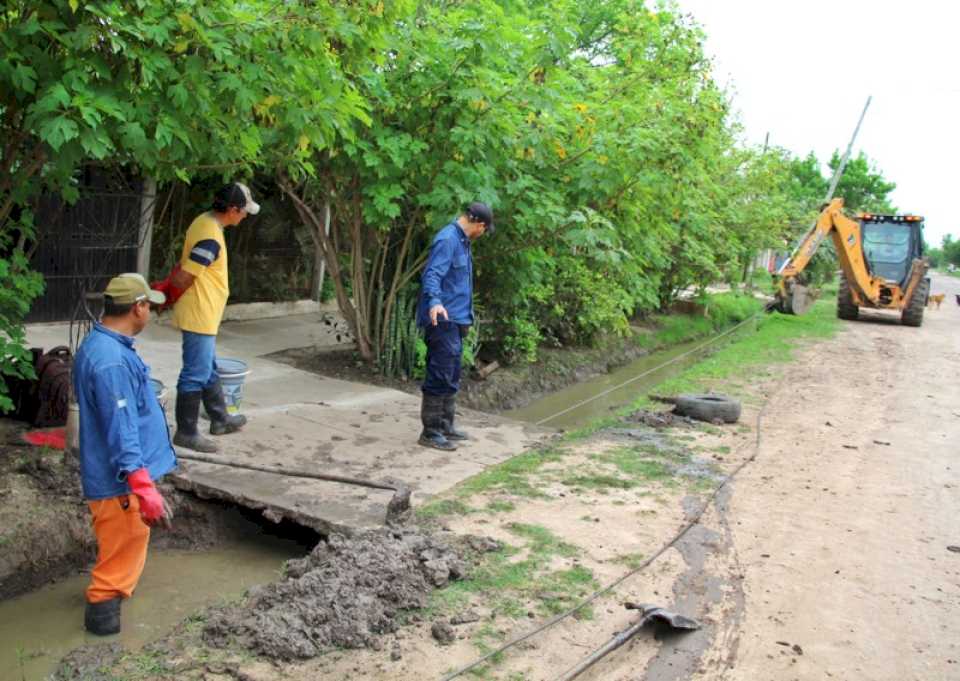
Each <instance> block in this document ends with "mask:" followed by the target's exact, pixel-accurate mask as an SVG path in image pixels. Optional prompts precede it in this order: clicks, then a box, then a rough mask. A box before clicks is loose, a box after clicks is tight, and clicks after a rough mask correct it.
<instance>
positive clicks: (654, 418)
mask: <svg viewBox="0 0 960 681" xmlns="http://www.w3.org/2000/svg"><path fill="white" fill-rule="evenodd" d="M626 420H627V421H630V422H632V423H640V424H643V425H645V426H650V427H651V428H673V427H675V426H690V425H693V423H694V422H693V419H691V418H689V417H687V416H680V415H678V414H674V413H673V412H671V411H647V410H646V409H638V410H637V411H635V412H633V413H632V414H630V415H629V416H627V418H626Z"/></svg>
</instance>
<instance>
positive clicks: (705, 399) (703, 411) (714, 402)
mask: <svg viewBox="0 0 960 681" xmlns="http://www.w3.org/2000/svg"><path fill="white" fill-rule="evenodd" d="M673 410H674V412H676V413H677V414H680V415H681V416H689V417H690V418H692V419H697V420H698V421H708V422H712V421H723V422H724V423H736V422H737V421H738V420H740V400H735V399H733V398H732V397H727V396H726V395H714V394H706V395H680V396H679V397H677V401H676V405H675V406H674V409H673Z"/></svg>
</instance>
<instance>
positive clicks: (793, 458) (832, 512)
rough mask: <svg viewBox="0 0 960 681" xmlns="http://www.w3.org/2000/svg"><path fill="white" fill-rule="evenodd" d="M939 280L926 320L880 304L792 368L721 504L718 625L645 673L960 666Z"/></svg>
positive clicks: (954, 357)
mask: <svg viewBox="0 0 960 681" xmlns="http://www.w3.org/2000/svg"><path fill="white" fill-rule="evenodd" d="M932 290H933V291H934V292H945V293H946V294H947V296H946V300H945V301H944V304H943V307H942V308H941V309H940V310H936V309H932V310H928V311H927V313H926V319H925V323H924V325H923V326H922V327H921V328H919V329H915V328H907V327H902V326H900V325H899V324H896V323H892V322H891V320H889V319H888V318H886V317H882V316H879V315H876V316H873V315H871V316H869V317H868V319H867V320H864V321H861V322H858V323H851V324H847V325H846V328H845V329H844V331H843V332H842V333H841V334H840V335H838V336H837V337H836V338H835V339H834V340H831V341H828V342H826V343H823V344H820V345H818V346H817V347H816V348H815V349H812V350H811V351H808V352H806V353H804V355H803V356H802V358H801V359H800V361H798V362H796V363H795V364H794V365H792V366H791V367H790V368H789V369H788V371H787V374H786V376H785V378H784V380H783V381H782V382H781V383H780V384H779V387H777V388H776V390H775V392H774V394H773V395H772V396H771V398H770V400H769V402H768V403H767V406H766V408H765V410H764V411H763V413H762V421H761V444H760V448H759V454H758V457H757V459H756V460H755V461H754V462H753V463H751V464H749V465H748V466H747V467H746V468H744V470H743V471H742V473H741V474H740V475H739V476H738V477H737V479H736V481H735V484H734V485H733V487H732V492H731V494H730V495H729V496H728V497H727V499H726V502H725V503H724V504H721V505H720V507H719V510H717V509H714V510H712V511H711V513H710V514H708V517H707V522H706V527H708V528H710V529H711V531H713V532H715V533H716V534H717V536H719V537H721V538H722V541H720V542H719V543H718V544H717V545H716V546H717V550H716V551H714V552H712V554H711V555H709V556H707V560H706V566H705V567H704V570H703V572H702V573H701V574H699V575H696V579H695V580H694V581H695V582H697V583H699V584H706V583H708V582H710V581H711V580H714V581H716V582H718V583H721V584H725V585H728V586H729V585H732V586H729V588H727V589H726V592H725V594H724V597H723V598H721V599H719V600H718V602H716V603H715V604H714V605H712V606H711V607H710V609H709V610H710V612H709V613H708V615H707V616H708V618H709V619H711V620H713V621H714V622H717V623H718V626H717V627H716V635H715V636H714V637H713V640H711V641H701V642H700V644H701V645H702V646H703V647H704V648H705V649H701V650H697V645H693V646H683V647H686V648H687V650H683V649H675V648H674V647H673V646H666V647H664V648H663V649H661V651H660V654H659V655H657V656H655V657H654V658H653V660H652V661H651V663H650V665H649V666H648V668H647V673H646V675H645V676H641V678H647V679H656V680H658V681H659V680H661V679H674V678H684V677H683V676H680V675H677V674H675V673H673V671H672V670H678V669H680V668H682V667H684V666H685V665H684V664H681V662H683V661H686V662H687V663H690V662H693V661H695V660H697V658H699V660H698V664H697V666H696V667H694V669H692V670H691V669H688V670H687V671H688V672H689V671H694V674H693V677H694V678H702V679H744V680H748V679H749V680H751V681H753V680H758V679H825V678H834V679H871V680H881V679H890V680H891V681H893V680H897V681H905V680H907V679H924V680H928V681H929V680H933V679H960V553H955V552H953V551H951V550H948V546H955V545H960V307H958V305H957V303H956V302H955V294H957V293H960V279H955V278H949V277H943V276H936V275H935V276H934V285H933V289H932ZM675 593H677V589H676V588H675ZM677 595H678V596H681V594H680V593H677ZM681 600H683V598H682V597H681ZM617 671H622V668H620V669H618V670H617ZM624 676H625V678H637V677H638V675H637V674H636V673H635V672H634V673H633V674H632V675H626V674H625V675H624ZM597 678H600V677H597ZM608 678H609V677H608Z"/></svg>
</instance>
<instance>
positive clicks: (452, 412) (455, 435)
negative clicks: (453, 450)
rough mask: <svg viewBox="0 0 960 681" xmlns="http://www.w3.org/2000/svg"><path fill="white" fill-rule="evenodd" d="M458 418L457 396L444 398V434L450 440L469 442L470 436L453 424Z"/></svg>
mask: <svg viewBox="0 0 960 681" xmlns="http://www.w3.org/2000/svg"><path fill="white" fill-rule="evenodd" d="M456 417H457V396H456V395H447V396H446V397H444V398H443V434H444V436H446V438H447V439H448V440H469V439H470V436H469V435H467V434H466V433H464V432H463V431H462V430H457V427H456V426H455V425H454V424H453V422H454V420H455V419H456Z"/></svg>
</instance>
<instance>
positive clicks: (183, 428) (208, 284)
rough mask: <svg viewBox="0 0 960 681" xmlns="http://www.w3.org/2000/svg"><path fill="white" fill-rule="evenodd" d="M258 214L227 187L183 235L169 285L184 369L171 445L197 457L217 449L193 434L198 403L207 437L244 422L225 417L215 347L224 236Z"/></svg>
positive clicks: (240, 188)
mask: <svg viewBox="0 0 960 681" xmlns="http://www.w3.org/2000/svg"><path fill="white" fill-rule="evenodd" d="M259 212H260V206H259V205H258V204H257V203H255V202H254V200H253V196H252V195H251V193H250V189H249V187H247V186H246V185H245V184H241V183H239V182H234V183H232V184H228V185H227V186H226V187H223V188H222V189H220V191H218V192H217V193H216V194H215V195H214V197H213V206H212V207H211V209H210V210H209V211H207V212H206V213H203V214H202V215H200V216H198V217H197V218H196V219H195V220H194V221H193V222H192V223H191V224H190V227H189V228H188V229H187V236H186V238H185V239H184V242H183V254H182V255H181V258H180V270H179V271H178V272H176V273H175V274H174V275H173V277H172V278H171V281H170V283H171V284H172V285H173V286H174V287H176V288H178V289H183V290H184V293H183V295H181V296H180V299H179V300H177V302H176V304H175V305H174V308H173V325H174V326H175V327H177V328H179V329H180V331H181V333H182V335H183V368H182V369H181V370H180V378H179V380H178V381H177V407H176V416H177V433H176V435H175V436H174V438H173V444H175V445H177V446H179V447H186V448H188V449H193V450H195V451H198V452H215V451H217V445H216V443H214V442H213V441H212V440H209V439H207V438H205V437H203V436H202V435H201V434H200V431H199V428H198V425H197V423H198V420H199V417H200V405H201V403H202V404H203V406H204V407H205V408H206V410H207V414H209V415H210V434H211V435H223V434H226V433H233V432H235V431H237V430H239V429H240V428H242V427H243V425H244V424H245V423H246V422H247V418H246V417H245V416H242V415H240V414H230V413H229V412H228V411H227V407H226V399H225V398H224V395H223V386H222V385H221V384H220V377H219V375H218V374H217V358H216V342H217V332H218V331H219V329H220V320H221V318H222V317H223V310H224V308H225V307H226V305H227V298H228V297H229V295H230V285H229V283H228V280H227V245H226V242H225V241H224V239H223V230H224V229H226V228H227V227H233V226H235V225H238V224H240V222H241V221H242V220H243V219H244V218H245V217H247V215H256V214H257V213H259Z"/></svg>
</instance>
